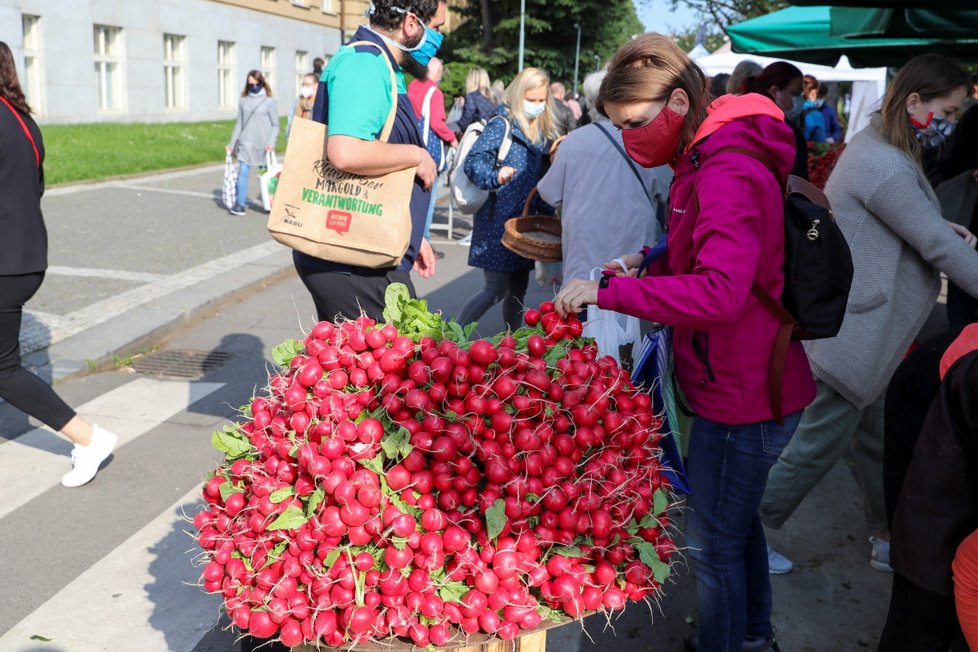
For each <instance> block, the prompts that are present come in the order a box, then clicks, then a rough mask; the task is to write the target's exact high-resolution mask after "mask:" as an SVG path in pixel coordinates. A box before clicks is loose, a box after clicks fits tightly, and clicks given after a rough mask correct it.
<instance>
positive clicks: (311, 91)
mask: <svg viewBox="0 0 978 652" xmlns="http://www.w3.org/2000/svg"><path fill="white" fill-rule="evenodd" d="M301 93H302V97H304V98H306V99H309V98H310V97H313V96H315V95H316V87H315V86H303V87H302V91H301Z"/></svg>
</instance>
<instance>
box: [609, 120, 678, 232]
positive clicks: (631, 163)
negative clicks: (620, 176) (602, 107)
mask: <svg viewBox="0 0 978 652" xmlns="http://www.w3.org/2000/svg"><path fill="white" fill-rule="evenodd" d="M594 126H596V127H597V128H598V129H599V130H600V131H601V133H603V134H604V136H605V138H607V139H608V140H609V141H611V144H612V145H614V146H615V149H617V150H618V153H619V154H621V157H622V158H623V159H625V162H626V163H628V167H629V168H631V170H632V174H634V175H635V178H636V179H638V184H639V185H640V186H642V190H643V191H644V192H645V196H646V197H647V198H648V200H649V203H650V204H652V210H653V211H655V219H656V221H657V222H659V228H660V229H665V224H663V222H664V221H665V220H664V217H663V215H662V214H661V211H659V205H658V202H656V201H655V198H654V197H653V196H652V193H650V192H649V189H648V188H646V187H645V181H643V180H642V174H641V173H640V172H639V171H638V168H637V167H635V161H633V160H632V158H631V157H630V156H629V155H628V152H626V151H625V148H624V147H622V146H621V145H619V144H618V141H617V140H615V137H614V136H612V135H611V133H610V132H609V131H608V130H607V129H605V126H604V125H603V124H601V123H600V122H595V123H594Z"/></svg>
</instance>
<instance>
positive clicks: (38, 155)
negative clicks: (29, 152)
mask: <svg viewBox="0 0 978 652" xmlns="http://www.w3.org/2000/svg"><path fill="white" fill-rule="evenodd" d="M0 101H2V102H3V103H4V104H6V105H7V108H8V109H10V112H11V113H13V114H14V118H16V119H17V122H19V123H20V128H21V129H23V130H24V134H25V135H26V136H27V140H29V141H30V143H31V147H33V148H34V160H35V161H37V167H38V168H40V167H41V153H40V152H39V151H38V150H37V143H35V142H34V136H32V135H31V130H30V129H28V128H27V123H25V122H24V119H23V118H22V117H20V114H19V113H17V109H15V108H14V107H13V106H12V105H11V104H10V102H8V101H7V98H5V97H3V96H2V95H0Z"/></svg>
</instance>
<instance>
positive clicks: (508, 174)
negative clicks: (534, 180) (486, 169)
mask: <svg viewBox="0 0 978 652" xmlns="http://www.w3.org/2000/svg"><path fill="white" fill-rule="evenodd" d="M514 174H516V168H514V167H511V166H509V165H504V166H503V167H502V168H500V169H499V176H498V177H497V181H499V185H501V186H505V185H506V184H507V183H509V182H510V180H511V179H512V178H513V175H514Z"/></svg>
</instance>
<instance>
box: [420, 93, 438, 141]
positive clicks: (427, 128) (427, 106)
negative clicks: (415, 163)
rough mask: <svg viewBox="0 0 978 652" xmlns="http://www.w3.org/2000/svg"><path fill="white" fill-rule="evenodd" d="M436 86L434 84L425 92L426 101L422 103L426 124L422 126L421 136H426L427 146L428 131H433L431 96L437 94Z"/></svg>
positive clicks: (422, 113) (423, 117)
mask: <svg viewBox="0 0 978 652" xmlns="http://www.w3.org/2000/svg"><path fill="white" fill-rule="evenodd" d="M435 90H436V87H435V86H432V87H431V88H429V89H428V92H427V93H425V94H424V102H422V103H421V118H422V119H423V120H424V126H422V127H421V137H422V138H424V144H425V147H427V146H428V132H429V131H431V97H432V96H433V95H434V94H435Z"/></svg>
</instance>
